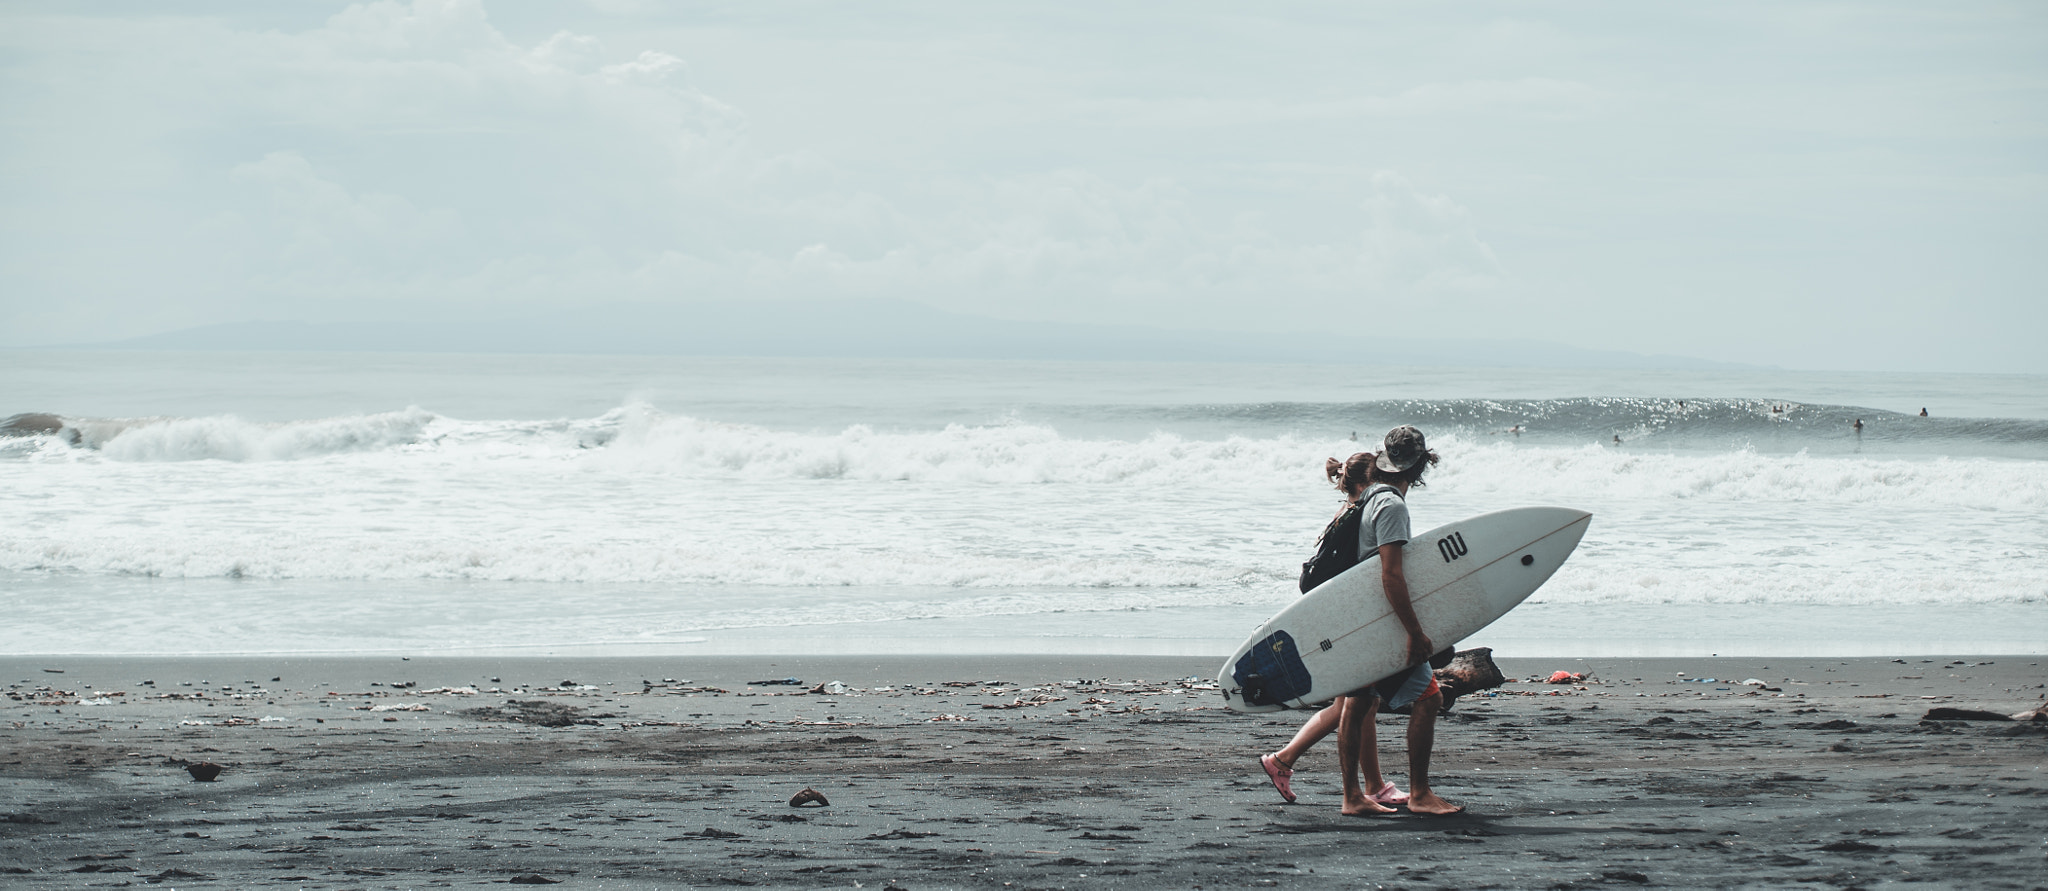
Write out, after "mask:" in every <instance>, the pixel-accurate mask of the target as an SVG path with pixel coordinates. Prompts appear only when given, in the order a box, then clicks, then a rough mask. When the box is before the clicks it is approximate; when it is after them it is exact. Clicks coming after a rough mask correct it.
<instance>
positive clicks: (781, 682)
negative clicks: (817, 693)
mask: <svg viewBox="0 0 2048 891" xmlns="http://www.w3.org/2000/svg"><path fill="white" fill-rule="evenodd" d="M747 683H748V684H751V685H753V686H756V687H801V686H803V685H804V682H803V681H800V680H797V679H796V678H776V679H773V680H766V681H748V682H747Z"/></svg>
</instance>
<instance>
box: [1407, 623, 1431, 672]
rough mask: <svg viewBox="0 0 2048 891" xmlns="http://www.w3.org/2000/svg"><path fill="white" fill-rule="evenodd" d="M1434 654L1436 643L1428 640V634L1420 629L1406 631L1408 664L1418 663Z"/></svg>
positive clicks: (1427, 659)
mask: <svg viewBox="0 0 2048 891" xmlns="http://www.w3.org/2000/svg"><path fill="white" fill-rule="evenodd" d="M1434 655H1436V645H1435V644H1433V643H1430V642H1429V635H1427V634H1423V633H1422V632H1421V631H1410V632H1408V664H1409V665H1420V664H1422V663H1424V662H1428V661H1429V657H1431V656H1434Z"/></svg>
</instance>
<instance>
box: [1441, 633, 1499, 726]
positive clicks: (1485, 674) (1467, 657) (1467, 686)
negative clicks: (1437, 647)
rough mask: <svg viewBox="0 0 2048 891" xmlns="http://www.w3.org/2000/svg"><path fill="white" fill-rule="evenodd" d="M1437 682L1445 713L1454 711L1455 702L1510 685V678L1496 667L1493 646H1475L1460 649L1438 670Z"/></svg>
mask: <svg viewBox="0 0 2048 891" xmlns="http://www.w3.org/2000/svg"><path fill="white" fill-rule="evenodd" d="M1436 683H1437V686H1438V687H1441V688H1443V692H1444V707H1443V710H1444V711H1450V710H1451V703H1452V702H1455V701H1457V698H1458V697H1460V696H1464V695H1466V694H1468V693H1478V692H1480V691H1481V690H1491V689H1493V688H1495V687H1498V686H1500V685H1501V684H1504V683H1507V675H1504V674H1502V673H1501V670H1500V667H1499V666H1496V665H1494V664H1493V648H1492V647H1474V648H1472V649H1469V650H1459V651H1458V653H1457V654H1456V655H1455V656H1453V657H1452V658H1451V662H1450V664H1449V665H1446V666H1444V667H1442V668H1439V669H1437V670H1436Z"/></svg>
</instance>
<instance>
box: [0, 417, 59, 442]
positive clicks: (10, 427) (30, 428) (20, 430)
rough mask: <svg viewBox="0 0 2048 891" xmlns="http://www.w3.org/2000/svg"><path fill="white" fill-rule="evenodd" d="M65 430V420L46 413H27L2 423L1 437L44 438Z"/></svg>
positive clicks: (0, 426) (0, 425) (0, 424)
mask: <svg viewBox="0 0 2048 891" xmlns="http://www.w3.org/2000/svg"><path fill="white" fill-rule="evenodd" d="M62 429H64V419H63V418H60V417H57V416H56V415H53V414H49V413H46V412H39V411H38V412H26V413H23V414H18V415H15V416H14V417H11V418H8V419H7V420H5V421H0V436H42V435H44V434H49V433H56V432H57V431H59V430H62Z"/></svg>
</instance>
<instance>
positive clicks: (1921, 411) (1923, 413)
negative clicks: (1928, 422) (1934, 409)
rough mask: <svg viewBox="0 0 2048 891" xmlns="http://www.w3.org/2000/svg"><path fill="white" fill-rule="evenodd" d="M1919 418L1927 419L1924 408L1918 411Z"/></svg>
mask: <svg viewBox="0 0 2048 891" xmlns="http://www.w3.org/2000/svg"><path fill="white" fill-rule="evenodd" d="M1920 416H1921V417H1923V418H1924V417H1927V409H1925V408H1922V409H1920Z"/></svg>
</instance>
